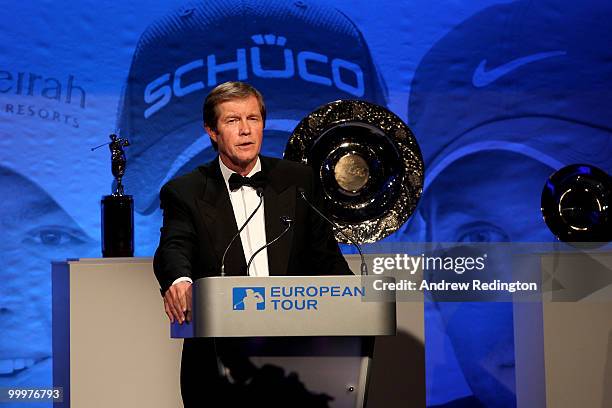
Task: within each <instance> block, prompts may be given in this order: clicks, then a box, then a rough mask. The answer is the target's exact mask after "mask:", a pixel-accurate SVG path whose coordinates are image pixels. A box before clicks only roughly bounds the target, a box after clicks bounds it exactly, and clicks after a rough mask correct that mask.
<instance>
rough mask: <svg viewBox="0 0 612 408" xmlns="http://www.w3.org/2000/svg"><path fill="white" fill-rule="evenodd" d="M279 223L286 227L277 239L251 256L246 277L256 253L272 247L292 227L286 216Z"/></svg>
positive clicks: (290, 220) (291, 221) (289, 219)
mask: <svg viewBox="0 0 612 408" xmlns="http://www.w3.org/2000/svg"><path fill="white" fill-rule="evenodd" d="M280 221H281V222H282V223H283V224H285V225H286V227H285V229H284V230H283V232H281V233H280V235H279V236H278V237H276V238H274V239H273V240H272V241H270V242H268V243H267V244H266V245H264V246H262V247H261V248H259V249H258V250H257V251H255V252H254V253H253V255H252V256H251V259H249V262H248V263H247V269H246V274H247V276H248V275H249V268H250V267H251V263H252V262H253V259H255V255H257V254H258V253H260V252H261V251H263V250H264V249H266V248H267V247H269V246H270V245H272V244H273V243H275V242H276V241H278V240H279V239H281V237H282V236H283V235H285V234H286V233H287V231H289V229H290V228H291V226H292V225H293V220H292V219H291V218H289V217H287V216H282V217H280Z"/></svg>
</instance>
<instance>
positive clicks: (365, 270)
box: [298, 187, 368, 275]
mask: <svg viewBox="0 0 612 408" xmlns="http://www.w3.org/2000/svg"><path fill="white" fill-rule="evenodd" d="M298 193H299V194H300V197H301V198H302V200H304V201H305V202H306V204H308V205H309V206H310V208H312V209H313V210H314V212H316V213H317V214H319V216H320V217H321V218H323V219H324V220H325V221H327V222H328V223H329V224H330V225H331V226H332V228H333V229H334V230H336V231H338V232H339V233H340V234H341V235H342V236H343V237H344V238H346V239H347V240H348V241H350V243H351V244H353V246H354V247H355V248H357V251H359V256H360V257H361V274H362V275H367V274H368V265H367V264H366V262H365V258H364V257H363V252H361V246H359V244H358V243H357V242H355V240H354V239H353V238H351V237H349V236H348V235H346V234H345V233H344V231H342V229H341V228H340V226H339V225H338V224H336V223H335V222H333V221H332V220H330V219H329V218H327V217H326V216H325V214H323V213H322V212H321V211H319V209H318V208H317V207H315V206H314V205H313V204H311V203H310V201H308V199H307V198H306V192H305V190H304V189H303V188H302V187H298Z"/></svg>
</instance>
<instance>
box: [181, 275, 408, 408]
mask: <svg viewBox="0 0 612 408" xmlns="http://www.w3.org/2000/svg"><path fill="white" fill-rule="evenodd" d="M372 279H379V280H380V279H381V278H380V277H360V276H287V277H285V276H271V277H210V278H203V279H199V280H198V281H196V282H195V283H194V286H193V319H192V322H191V323H190V324H182V325H180V324H178V323H174V324H172V326H171V333H172V337H174V338H190V337H208V338H215V341H216V342H218V343H219V345H220V346H219V347H218V348H217V350H231V351H229V353H232V354H234V355H231V356H224V355H223V352H218V356H217V357H218V362H219V363H218V364H219V370H220V373H221V374H222V375H224V376H225V377H226V379H227V381H229V382H234V381H236V380H235V378H241V379H242V380H241V381H243V382H244V381H246V382H247V383H248V382H249V381H251V378H252V377H255V378H257V377H258V376H264V375H266V373H269V372H275V373H277V375H278V373H281V375H284V376H286V377H287V378H290V379H291V380H292V381H294V382H296V383H299V385H300V389H302V387H303V389H305V392H307V393H308V394H309V395H318V396H321V397H324V398H325V397H328V398H327V399H328V400H329V401H330V402H329V406H330V407H334V408H345V407H347V408H348V407H351V408H353V407H363V406H364V404H365V401H366V398H367V395H366V394H367V385H368V378H369V375H368V374H369V371H368V369H369V365H370V362H371V359H372V354H373V349H374V338H375V336H389V335H395V332H396V310H395V302H389V301H387V302H380V301H366V300H364V296H365V291H366V290H367V288H368V287H370V288H371V287H372V286H371V284H370V283H369V282H370V281H371V280H372ZM221 345H223V346H222V347H221ZM236 355H238V356H239V358H242V359H244V360H245V361H243V362H241V363H240V364H237V367H239V368H232V367H228V366H227V365H225V364H224V357H231V360H233V361H235V360H236ZM245 366H248V367H250V371H249V374H248V375H246V376H245V375H244V374H243V373H236V371H237V370H239V369H244V367H245Z"/></svg>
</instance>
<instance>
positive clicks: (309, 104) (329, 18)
mask: <svg viewBox="0 0 612 408" xmlns="http://www.w3.org/2000/svg"><path fill="white" fill-rule="evenodd" d="M230 80H240V81H245V82H248V83H250V84H252V85H253V86H255V87H256V88H257V89H259V90H260V91H261V92H262V94H263V95H264V98H265V102H266V108H267V112H268V117H267V119H268V120H267V122H268V125H269V126H267V129H270V128H272V129H276V130H282V131H284V132H286V137H288V135H289V134H290V132H291V131H292V130H293V125H294V124H297V122H298V121H299V120H300V119H302V118H303V117H304V116H305V115H307V114H308V113H309V112H311V111H312V110H313V109H315V108H316V107H317V106H320V105H321V104H323V103H327V102H329V101H332V100H336V99H346V98H350V99H363V100H368V101H371V102H374V103H378V104H382V105H384V104H385V103H386V100H385V99H386V88H385V86H384V83H383V82H382V80H381V79H380V77H379V75H378V73H377V70H376V68H375V66H374V64H373V62H372V59H371V56H370V52H369V50H368V47H367V44H366V43H365V41H364V39H363V36H362V35H361V33H360V32H359V30H358V29H357V28H356V27H355V25H354V24H353V23H352V22H351V21H350V20H349V19H348V18H347V17H346V16H345V15H344V14H342V13H341V12H339V11H338V10H336V9H333V8H331V7H327V6H323V5H316V4H313V3H311V2H307V1H256V0H249V1H219V0H217V1H202V2H196V3H193V4H191V5H188V6H185V7H182V8H180V9H178V10H176V11H174V12H171V13H170V14H168V15H167V16H166V17H164V18H162V19H160V20H159V21H157V22H155V23H153V24H152V25H151V26H150V27H148V28H147V30H146V31H145V32H144V33H143V34H142V36H141V38H140V40H139V42H138V45H137V48H136V51H135V53H134V56H133V60H132V64H131V67H130V71H129V76H128V79H127V84H126V87H125V92H124V96H123V100H122V103H121V106H120V117H119V125H118V127H119V129H120V132H121V135H122V136H123V137H129V139H130V141H131V143H132V145H131V146H130V149H129V151H128V167H127V171H126V176H125V185H126V189H127V190H126V191H128V192H129V193H130V194H133V195H135V203H136V208H137V211H139V212H141V213H147V212H149V211H152V210H153V209H154V208H155V207H156V197H157V194H158V192H159V188H160V187H161V184H162V183H163V182H164V181H165V180H167V179H168V178H170V177H172V176H173V175H175V174H176V172H175V170H176V161H177V160H179V161H181V157H182V156H189V157H192V156H193V154H194V151H196V152H197V151H201V150H203V149H205V148H206V147H207V146H208V148H210V144H209V141H208V137H207V136H203V129H202V102H203V100H204V98H205V96H206V95H207V94H208V92H210V90H211V89H212V88H213V87H215V86H216V85H218V84H220V83H222V82H225V81H230ZM274 123H276V124H277V125H274ZM278 123H281V124H282V123H285V124H286V126H285V128H283V126H279V125H278ZM274 126H276V128H275V127H274ZM286 137H285V139H284V140H281V141H279V143H280V144H279V146H281V147H282V146H284V144H285V142H286ZM211 151H212V150H211ZM189 157H187V158H185V157H183V160H182V162H185V161H187V159H189Z"/></svg>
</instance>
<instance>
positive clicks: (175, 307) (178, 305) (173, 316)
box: [164, 282, 191, 324]
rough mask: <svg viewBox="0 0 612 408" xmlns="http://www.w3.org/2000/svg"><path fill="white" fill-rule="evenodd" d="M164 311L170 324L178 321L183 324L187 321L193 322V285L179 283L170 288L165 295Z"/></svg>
mask: <svg viewBox="0 0 612 408" xmlns="http://www.w3.org/2000/svg"><path fill="white" fill-rule="evenodd" d="M164 309H165V310H166V314H167V315H168V318H169V319H170V323H174V321H175V320H176V321H178V322H179V323H180V324H183V322H184V321H185V320H187V321H188V322H190V321H191V283H190V282H178V283H175V284H174V285H172V286H170V287H169V288H168V290H166V293H165V294H164Z"/></svg>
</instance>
